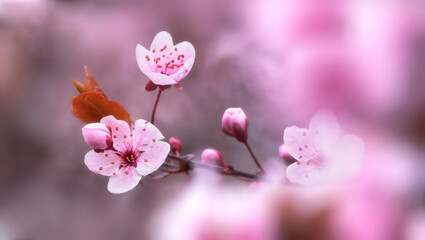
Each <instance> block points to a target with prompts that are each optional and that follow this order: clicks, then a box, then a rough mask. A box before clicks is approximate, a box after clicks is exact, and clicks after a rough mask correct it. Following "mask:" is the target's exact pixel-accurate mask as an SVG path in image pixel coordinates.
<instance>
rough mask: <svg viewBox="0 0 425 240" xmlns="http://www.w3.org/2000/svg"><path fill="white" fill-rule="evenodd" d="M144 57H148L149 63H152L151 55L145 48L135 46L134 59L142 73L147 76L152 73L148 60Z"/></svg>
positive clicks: (138, 45)
mask: <svg viewBox="0 0 425 240" xmlns="http://www.w3.org/2000/svg"><path fill="white" fill-rule="evenodd" d="M146 56H148V57H149V59H150V61H153V58H154V57H153V55H152V53H151V52H150V51H149V50H147V49H146V48H144V47H143V46H142V45H140V44H137V46H136V59H137V64H138V65H139V68H140V70H141V71H142V72H143V73H144V74H146V75H147V74H148V73H151V72H153V70H152V68H151V66H150V64H149V61H148V59H146Z"/></svg>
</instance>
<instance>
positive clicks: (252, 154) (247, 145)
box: [244, 141, 265, 173]
mask: <svg viewBox="0 0 425 240" xmlns="http://www.w3.org/2000/svg"><path fill="white" fill-rule="evenodd" d="M244 144H245V146H246V148H248V151H249V153H250V154H251V157H252V159H253V160H254V162H255V164H256V165H257V167H258V168H259V169H260V172H261V173H265V171H264V169H263V167H262V166H261V164H260V163H259V162H258V160H257V158H256V157H255V154H254V152H253V151H252V149H251V147H250V146H249V144H248V141H245V142H244Z"/></svg>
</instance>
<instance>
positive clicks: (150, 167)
mask: <svg viewBox="0 0 425 240" xmlns="http://www.w3.org/2000/svg"><path fill="white" fill-rule="evenodd" d="M169 152H170V144H168V143H166V142H163V141H158V142H155V143H154V144H152V145H151V146H150V148H149V150H146V151H145V152H143V153H142V155H141V156H140V157H139V159H138V161H137V168H136V169H137V172H138V173H139V174H140V175H143V176H146V175H148V174H150V173H152V172H154V171H156V170H157V169H158V168H159V167H160V166H161V165H162V164H163V163H164V162H165V159H166V157H167V154H168V153H169Z"/></svg>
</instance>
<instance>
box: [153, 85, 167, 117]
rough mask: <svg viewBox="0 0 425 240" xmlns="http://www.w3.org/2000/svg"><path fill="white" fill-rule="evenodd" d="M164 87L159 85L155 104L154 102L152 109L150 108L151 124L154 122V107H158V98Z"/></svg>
mask: <svg viewBox="0 0 425 240" xmlns="http://www.w3.org/2000/svg"><path fill="white" fill-rule="evenodd" d="M164 89H165V88H162V87H159V90H158V95H157V96H156V100H155V104H154V106H153V110H152V117H151V123H152V124H154V121H155V112H156V108H157V107H158V103H159V98H160V97H161V93H162V91H164Z"/></svg>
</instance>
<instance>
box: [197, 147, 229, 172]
mask: <svg viewBox="0 0 425 240" xmlns="http://www.w3.org/2000/svg"><path fill="white" fill-rule="evenodd" d="M201 162H202V163H204V164H209V165H217V166H221V167H224V168H226V167H227V165H226V163H224V160H223V157H222V156H221V153H220V152H219V151H218V150H215V149H212V148H206V149H204V151H202V156H201Z"/></svg>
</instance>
